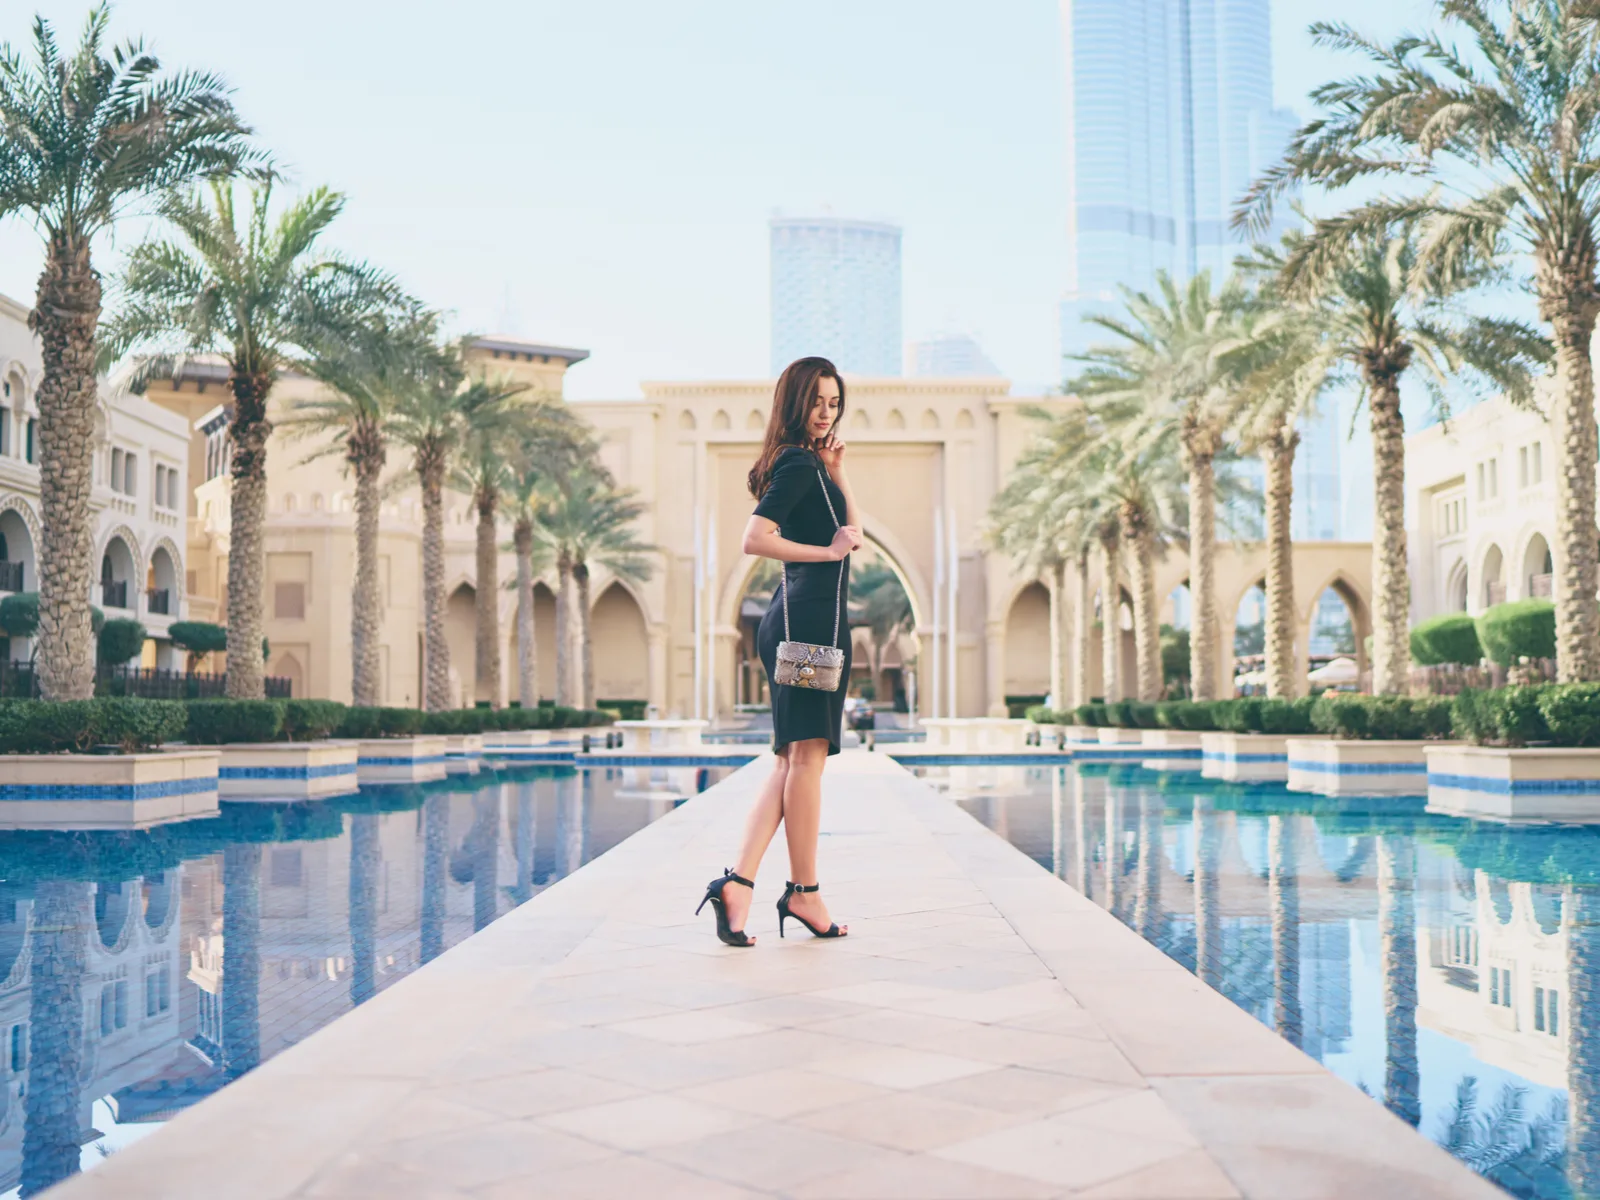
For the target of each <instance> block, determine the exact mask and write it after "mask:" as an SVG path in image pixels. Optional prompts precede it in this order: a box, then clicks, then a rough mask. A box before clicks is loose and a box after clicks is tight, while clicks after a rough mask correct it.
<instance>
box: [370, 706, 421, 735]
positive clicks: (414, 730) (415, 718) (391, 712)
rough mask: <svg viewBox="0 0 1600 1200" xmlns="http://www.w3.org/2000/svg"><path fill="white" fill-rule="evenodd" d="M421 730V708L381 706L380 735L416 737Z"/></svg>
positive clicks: (379, 717)
mask: <svg viewBox="0 0 1600 1200" xmlns="http://www.w3.org/2000/svg"><path fill="white" fill-rule="evenodd" d="M421 732H422V710H421V709H419V708H380V709H379V710H378V736H379V737H386V738H387V737H414V736H416V735H417V734H418V733H421Z"/></svg>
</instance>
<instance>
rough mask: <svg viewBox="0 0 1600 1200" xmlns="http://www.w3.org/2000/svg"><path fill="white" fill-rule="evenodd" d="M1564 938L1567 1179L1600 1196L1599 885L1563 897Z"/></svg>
mask: <svg viewBox="0 0 1600 1200" xmlns="http://www.w3.org/2000/svg"><path fill="white" fill-rule="evenodd" d="M1561 918H1562V925H1563V929H1562V932H1563V933H1564V934H1565V935H1566V943H1567V961H1566V967H1567V974H1566V979H1567V995H1566V996H1565V997H1564V998H1563V999H1564V1001H1565V1003H1566V1006H1567V1011H1566V1013H1565V1014H1563V1019H1564V1020H1565V1021H1566V1022H1567V1029H1566V1035H1567V1105H1568V1114H1569V1115H1568V1121H1567V1157H1566V1164H1565V1165H1566V1173H1567V1179H1568V1181H1569V1183H1570V1185H1571V1187H1572V1194H1573V1195H1574V1196H1600V890H1597V889H1595V888H1593V887H1580V886H1569V887H1567V888H1566V889H1565V891H1564V892H1563V894H1562V898H1561Z"/></svg>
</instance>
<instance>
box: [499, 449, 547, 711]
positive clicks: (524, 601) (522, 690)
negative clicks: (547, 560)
mask: <svg viewBox="0 0 1600 1200" xmlns="http://www.w3.org/2000/svg"><path fill="white" fill-rule="evenodd" d="M546 483H547V479H546V476H545V473H544V472H543V471H541V470H539V469H537V468H532V467H527V466H522V465H519V466H518V467H516V468H514V469H513V472H512V476H511V480H510V486H509V487H508V488H507V490H506V494H505V497H504V499H503V503H504V504H505V507H506V511H507V515H508V516H510V518H511V549H512V552H513V553H514V554H515V555H516V559H517V698H518V700H519V702H520V703H521V704H522V707H523V708H533V707H535V706H536V705H537V704H538V703H539V641H538V629H537V628H536V627H535V622H534V611H533V581H534V576H535V575H537V574H538V572H539V570H540V569H541V568H542V567H543V566H544V562H543V555H542V554H541V553H540V552H541V551H543V550H544V549H545V546H544V543H542V542H537V541H536V540H535V538H534V529H535V527H536V526H537V525H538V523H539V521H540V519H541V517H542V514H543V512H544V507H545V504H546V503H547V501H548V498H547V497H546V495H545V492H544V488H545V486H546Z"/></svg>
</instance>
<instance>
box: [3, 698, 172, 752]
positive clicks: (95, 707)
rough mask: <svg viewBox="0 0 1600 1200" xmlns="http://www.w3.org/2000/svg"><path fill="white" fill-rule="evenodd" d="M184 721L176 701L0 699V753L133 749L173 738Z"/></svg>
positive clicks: (148, 748)
mask: <svg viewBox="0 0 1600 1200" xmlns="http://www.w3.org/2000/svg"><path fill="white" fill-rule="evenodd" d="M187 722H188V713H187V711H186V708H185V705H184V703H183V701H181V700H145V699H141V698H139V697H134V696H101V697H98V698H96V699H94V700H0V753H5V754H58V753H62V752H75V753H83V752H84V751H87V750H93V749H94V748H95V747H97V746H115V747H116V748H117V750H118V751H120V752H121V753H123V754H136V753H139V752H141V751H145V750H151V749H154V748H155V747H156V746H160V745H162V744H163V743H165V742H171V741H176V740H177V739H178V738H179V737H181V736H183V732H184V728H185V725H186V724H187Z"/></svg>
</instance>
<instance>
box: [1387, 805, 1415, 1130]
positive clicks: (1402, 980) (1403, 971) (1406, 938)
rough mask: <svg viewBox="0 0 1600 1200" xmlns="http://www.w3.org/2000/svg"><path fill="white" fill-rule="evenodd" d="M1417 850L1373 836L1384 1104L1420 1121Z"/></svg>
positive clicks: (1401, 840) (1397, 839)
mask: <svg viewBox="0 0 1600 1200" xmlns="http://www.w3.org/2000/svg"><path fill="white" fill-rule="evenodd" d="M1415 879H1416V849H1415V847H1414V846H1413V845H1412V841H1411V839H1410V838H1409V837H1406V836H1405V835H1403V834H1384V835H1383V836H1382V837H1380V838H1378V935H1379V938H1380V940H1381V942H1382V945H1383V1029H1384V1063H1383V1103H1384V1105H1385V1106H1386V1107H1387V1108H1388V1109H1389V1111H1390V1112H1392V1113H1394V1114H1395V1116H1397V1117H1399V1118H1400V1119H1401V1120H1402V1121H1405V1122H1407V1123H1408V1124H1411V1125H1416V1124H1418V1123H1419V1122H1420V1121H1421V1120H1422V1101H1421V1097H1420V1094H1419V1083H1420V1080H1419V1078H1418V1074H1417V910H1416V903H1415V899H1416V897H1415Z"/></svg>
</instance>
